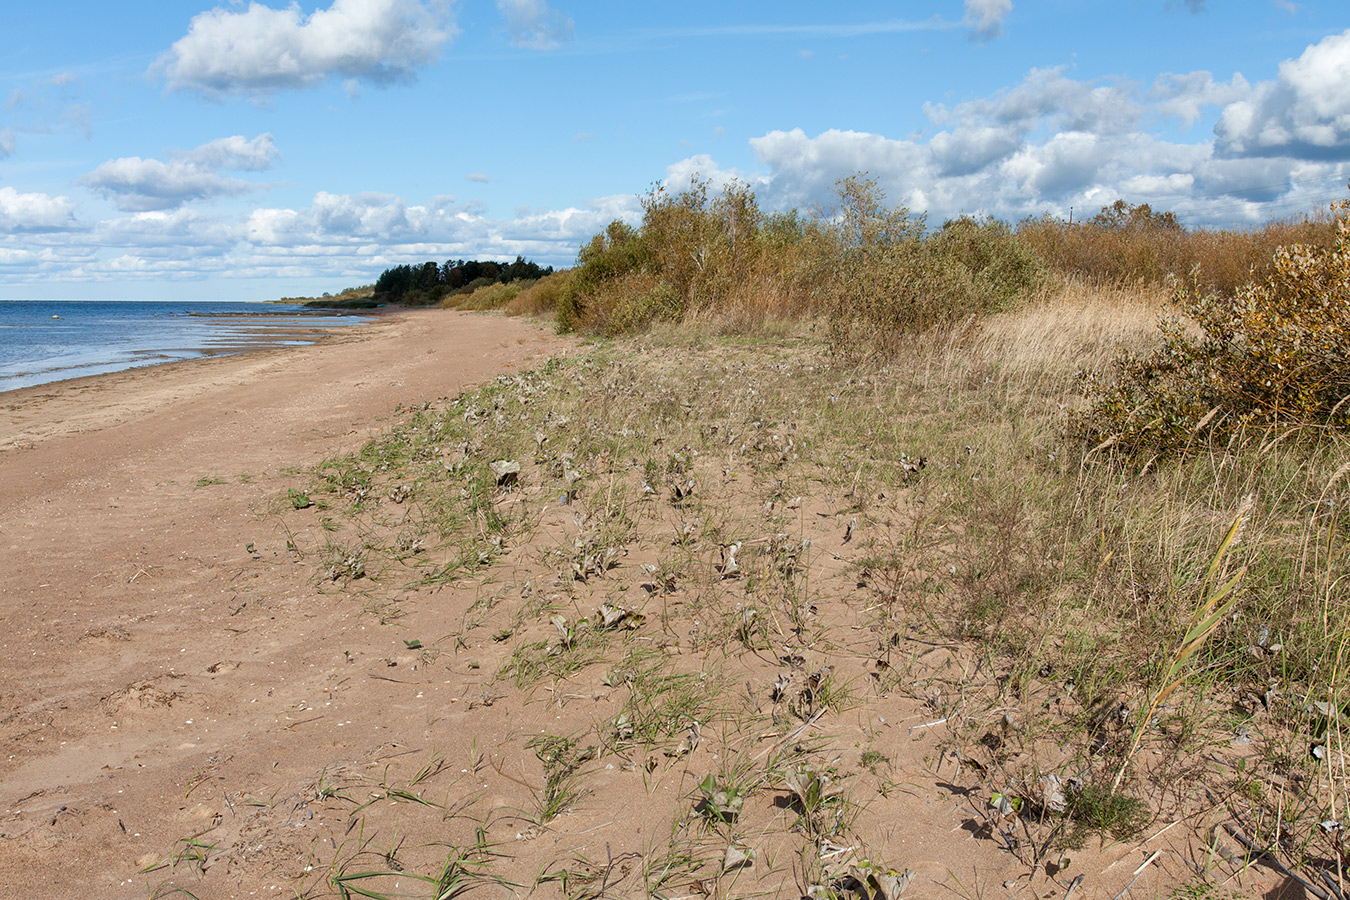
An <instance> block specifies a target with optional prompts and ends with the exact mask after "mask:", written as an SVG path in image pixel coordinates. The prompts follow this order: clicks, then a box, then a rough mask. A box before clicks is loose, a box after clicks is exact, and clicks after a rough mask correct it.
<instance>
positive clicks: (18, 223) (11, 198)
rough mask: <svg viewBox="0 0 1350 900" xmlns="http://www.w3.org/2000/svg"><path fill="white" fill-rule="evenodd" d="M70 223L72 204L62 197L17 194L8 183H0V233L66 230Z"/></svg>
mask: <svg viewBox="0 0 1350 900" xmlns="http://www.w3.org/2000/svg"><path fill="white" fill-rule="evenodd" d="M74 227H75V204H73V203H71V202H70V200H69V199H67V198H66V197H53V196H51V195H49V194H37V193H33V194H21V193H19V192H18V191H16V190H14V188H12V187H0V234H3V233H6V232H16V231H21V232H42V231H66V230H70V229H72V228H74Z"/></svg>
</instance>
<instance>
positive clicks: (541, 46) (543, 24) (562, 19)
mask: <svg viewBox="0 0 1350 900" xmlns="http://www.w3.org/2000/svg"><path fill="white" fill-rule="evenodd" d="M497 9H498V10H499V11H500V12H501V14H502V15H503V16H505V17H506V32H507V34H509V35H510V36H511V43H513V44H515V45H516V46H517V47H529V48H531V49H534V50H551V49H553V48H554V47H557V46H558V45H559V44H562V43H565V42H566V41H570V40H571V39H572V20H571V19H569V18H567V16H565V15H563V14H562V13H560V12H558V11H557V10H555V9H553V8H551V7H550V6H549V5H548V3H547V2H546V0H497Z"/></svg>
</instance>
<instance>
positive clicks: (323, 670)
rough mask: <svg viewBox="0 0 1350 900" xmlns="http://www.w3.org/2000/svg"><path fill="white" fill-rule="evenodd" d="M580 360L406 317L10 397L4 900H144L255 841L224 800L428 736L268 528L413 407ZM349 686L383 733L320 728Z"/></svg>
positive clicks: (6, 398)
mask: <svg viewBox="0 0 1350 900" xmlns="http://www.w3.org/2000/svg"><path fill="white" fill-rule="evenodd" d="M567 346H568V345H567V344H566V343H565V342H564V341H562V340H561V339H559V338H556V337H554V336H552V335H551V334H550V333H548V332H547V331H545V330H544V329H542V328H540V327H538V326H535V325H532V324H528V323H525V322H521V321H519V320H513V319H505V318H501V317H497V316H482V315H473V314H465V313H456V312H445V311H441V310H427V311H402V312H396V313H392V314H388V315H384V316H382V317H381V318H380V319H379V320H378V321H376V322H375V323H373V324H370V325H363V326H358V327H355V328H350V329H342V330H341V331H340V332H339V333H336V334H333V335H331V336H329V337H327V338H325V339H324V340H322V341H321V342H320V343H318V344H315V345H312V346H308V347H298V348H285V349H269V350H263V351H258V352H254V353H248V354H243V355H238V356H228V357H217V358H211V359H203V360H196V361H191V362H184V363H176V364H172V365H168V366H160V367H154V368H147V369H138V370H131V371H127V372H121V373H117V374H113V375H103V376H94V377H91V378H85V379H76V380H72V381H67V382H61V383H57V384H52V385H45V386H40V387H34V388H26V389H22V390H18V391H12V392H9V393H6V394H3V395H0V546H3V547H4V550H5V564H4V567H3V570H0V659H3V662H0V741H2V742H3V747H0V885H3V886H4V887H5V889H4V890H3V891H0V894H3V895H4V896H6V897H51V898H60V897H70V898H77V897H78V898H91V897H99V898H119V897H145V896H146V891H147V885H152V884H154V883H155V882H157V881H158V880H160V878H161V877H162V876H157V875H155V874H142V873H141V870H142V869H145V868H147V867H152V866H153V865H154V863H155V862H156V861H157V860H161V859H163V858H164V856H165V854H166V851H169V849H170V848H171V847H173V846H174V845H175V842H179V841H182V840H184V839H187V840H189V841H190V840H191V837H190V836H191V835H194V834H199V833H203V832H204V831H208V830H210V829H212V828H214V827H215V826H217V825H219V824H220V823H221V821H222V819H229V820H231V821H232V822H234V823H235V825H234V826H231V827H234V828H235V833H233V834H232V837H231V839H232V840H238V839H239V833H238V830H239V829H240V828H245V827H247V822H246V819H247V817H244V816H241V815H239V813H240V812H241V811H240V810H239V809H238V803H237V802H236V801H233V800H232V799H231V796H230V795H229V794H228V793H227V792H226V791H225V790H223V789H222V785H230V786H234V785H241V784H249V785H253V786H255V787H256V790H258V791H259V792H260V793H262V792H265V790H267V787H266V786H267V785H273V786H274V789H275V787H276V786H282V785H285V784H287V782H288V779H290V778H292V777H299V776H300V775H301V774H302V773H308V772H313V771H314V770H315V769H316V768H317V769H322V768H323V766H324V765H325V764H326V763H327V762H328V761H329V760H332V761H333V763H334V764H337V763H338V762H339V761H341V760H348V759H351V758H354V757H361V756H369V755H370V754H371V753H372V752H375V751H373V749H372V748H376V747H384V748H385V749H386V750H389V748H392V747H396V746H397V744H398V743H399V740H400V733H399V728H400V723H403V724H404V725H406V726H407V727H409V728H412V729H413V730H415V731H417V732H419V733H420V732H421V731H422V730H423V729H424V728H425V725H426V722H425V721H424V719H423V720H419V719H418V718H417V714H416V713H410V714H408V715H405V714H404V713H403V712H400V711H399V710H398V709H396V708H395V707H394V706H393V705H392V704H391V703H390V702H388V697H386V696H385V693H386V691H387V689H389V688H390V687H391V685H390V684H389V683H388V682H387V681H380V680H378V679H365V678H362V679H354V678H351V677H350V676H351V675H352V671H351V669H350V668H348V669H346V670H344V662H346V661H349V660H351V659H354V658H358V657H363V658H366V659H373V658H374V656H376V655H378V653H379V650H380V648H378V647H375V646H373V645H372V644H371V642H372V641H374V640H376V638H375V636H374V635H373V633H372V632H367V631H365V629H364V625H363V624H362V622H361V616H360V610H359V609H357V608H355V607H354V606H353V605H352V604H340V603H334V602H332V600H331V599H330V598H325V597H323V596H321V595H319V594H318V593H317V591H316V588H315V586H314V584H313V583H312V580H309V579H307V578H304V577H297V575H296V573H295V571H294V570H293V569H292V568H291V567H289V566H288V565H287V561H288V558H287V552H286V535H285V534H282V533H279V530H278V527H277V524H276V522H275V520H269V518H268V517H267V516H266V515H265V513H266V511H267V509H268V506H269V504H272V503H275V502H276V498H278V497H279V496H280V497H284V496H285V492H286V489H287V488H288V487H289V486H291V485H292V484H293V483H294V479H295V478H297V477H298V472H299V468H300V467H304V466H306V465H310V464H313V463H316V462H318V461H319V460H321V459H323V458H325V457H328V456H331V455H333V454H336V453H339V452H342V451H348V450H352V449H354V448H356V447H358V446H360V444H361V443H362V442H363V441H364V440H365V438H366V437H367V436H368V435H370V434H372V433H374V432H375V431H376V430H378V429H379V428H380V427H381V426H382V424H385V423H387V422H388V420H389V417H390V416H391V414H392V413H393V412H394V410H395V408H396V407H397V406H399V405H400V404H412V403H417V402H421V401H424V400H434V399H436V398H438V397H447V396H454V395H456V394H458V393H459V392H461V391H462V390H464V389H466V388H469V387H471V386H473V385H475V384H479V383H482V382H484V381H486V380H488V379H490V378H491V377H493V376H495V375H497V374H499V373H503V372H510V371H513V370H518V369H521V368H527V367H532V366H535V365H538V364H539V363H541V362H542V361H543V360H544V359H545V358H546V357H548V356H549V355H551V354H556V353H559V352H563V351H565V350H566V349H567ZM379 640H386V641H387V638H384V637H381V638H379ZM344 654H345V655H344ZM338 691H341V692H342V693H343V701H344V704H343V705H344V707H345V708H347V709H349V710H363V709H364V710H366V712H364V713H361V714H363V715H366V716H367V717H368V721H366V722H363V723H358V724H357V725H356V726H355V727H353V726H352V725H351V724H350V720H352V719H355V718H358V713H351V714H347V713H344V714H343V715H341V716H339V715H329V714H327V713H326V712H325V711H324V709H323V707H324V706H325V702H326V701H332V699H333V697H334V696H335V693H336V692H338ZM418 696H420V694H419V695H418ZM325 716H327V717H326V718H325ZM372 735H376V736H374V737H373V736H372ZM358 745H359V746H358ZM390 752H396V751H390ZM376 755H378V753H376ZM245 838H247V835H245ZM249 846H252V845H249ZM269 854H272V855H275V857H276V859H278V860H281V859H287V858H288V857H289V856H291V855H292V853H291V850H290V848H289V845H288V844H287V843H286V836H285V835H272V836H269V837H261V836H260V837H258V840H257V847H256V853H255V854H254V856H253V857H251V860H250V863H249V867H248V870H247V873H246V875H244V876H239V877H238V878H231V879H229V882H230V883H232V884H237V885H240V887H239V890H240V891H241V895H245V896H246V895H249V894H251V893H253V892H254V891H257V892H260V893H263V892H266V891H267V890H268V885H267V883H266V879H267V873H268V872H270V871H272V870H273V867H272V863H271V862H270V859H271V857H270V856H269ZM287 865H293V860H292V861H291V862H288V863H287ZM274 895H275V894H274ZM203 896H220V894H217V893H212V892H208V893H207V894H205V895H203Z"/></svg>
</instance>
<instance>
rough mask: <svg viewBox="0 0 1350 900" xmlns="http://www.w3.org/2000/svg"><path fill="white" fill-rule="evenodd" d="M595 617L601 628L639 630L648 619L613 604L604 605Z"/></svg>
mask: <svg viewBox="0 0 1350 900" xmlns="http://www.w3.org/2000/svg"><path fill="white" fill-rule="evenodd" d="M595 615H596V617H597V620H598V621H599V623H600V627H601V628H616V627H618V626H623V627H624V628H637V627H638V626H639V625H641V624H642V623H643V621H644V620H645V619H646V617H645V616H644V615H642V613H640V612H636V611H635V610H631V609H629V608H628V607H626V606H617V605H615V604H612V603H602V604H601V605H600V609H599V610H597V611H596V614H595Z"/></svg>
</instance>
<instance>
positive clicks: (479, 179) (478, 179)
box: [464, 172, 492, 184]
mask: <svg viewBox="0 0 1350 900" xmlns="http://www.w3.org/2000/svg"><path fill="white" fill-rule="evenodd" d="M464 180H465V181H472V182H474V183H475V184H487V183H489V182H490V181H492V179H491V178H490V177H488V176H487V175H486V174H484V173H482V172H471V173H469V174H468V175H465V176H464Z"/></svg>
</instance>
